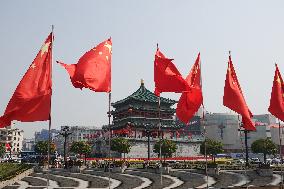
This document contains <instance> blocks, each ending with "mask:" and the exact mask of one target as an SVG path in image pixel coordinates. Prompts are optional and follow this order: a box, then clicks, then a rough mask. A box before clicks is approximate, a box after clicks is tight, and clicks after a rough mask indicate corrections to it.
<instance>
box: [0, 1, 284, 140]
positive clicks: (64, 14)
mask: <svg viewBox="0 0 284 189" xmlns="http://www.w3.org/2000/svg"><path fill="white" fill-rule="evenodd" d="M283 18H284V1H281V0H279V1H274V0H272V1H264V0H251V1H245V0H238V1H237V0H235V1H234V0H231V1H228V0H215V1H212V0H199V1H193V0H178V1H173V0H171V1H170V0H156V1H153V0H143V1H133V0H120V1H114V0H113V1H108V0H101V1H99V0H93V1H88V0H86V1H73V0H61V1H32V0H27V1H17V2H16V1H0V21H1V22H0V23H1V29H0V41H1V43H0V65H1V69H0V114H3V113H4V111H5V108H6V106H7V104H8V102H9V100H10V98H11V96H12V94H13V92H14V90H15V88H16V86H17V85H18V83H19V81H20V80H21V78H22V77H23V75H24V73H25V72H26V70H27V69H28V67H29V66H30V64H31V63H32V61H33V59H34V58H35V56H36V54H37V52H38V51H39V49H40V47H41V45H42V43H43V42H44V40H45V38H46V37H47V36H48V34H49V33H50V32H51V25H54V27H55V28H54V35H55V41H54V53H53V60H54V66H53V95H52V128H60V126H62V125H82V126H94V127H101V126H102V125H105V124H107V123H108V118H107V114H106V112H107V110H108V95H107V94H106V93H95V92H93V91H90V90H88V89H83V90H82V91H81V90H79V89H75V88H74V87H73V86H72V84H71V82H70V79H69V76H68V75H67V72H66V71H65V70H64V69H63V68H62V67H60V66H59V65H57V64H56V63H55V61H56V60H61V61H63V62H65V63H70V64H71V63H77V61H78V59H79V58H80V57H81V56H82V55H83V54H84V53H85V52H86V51H88V50H89V49H91V48H93V47H94V46H96V45H97V44H98V43H100V42H102V41H104V40H106V39H107V38H109V37H112V43H113V49H112V52H113V54H112V99H111V101H112V102H116V101H118V100H121V99H123V98H125V97H127V96H128V95H130V94H132V93H133V92H134V91H136V90H137V89H138V88H139V86H140V80H141V79H144V82H145V86H146V88H148V89H149V90H151V91H154V79H153V78H154V75H153V61H154V54H155V50H156V44H157V43H159V47H160V50H161V51H162V52H163V53H164V54H165V55H166V56H167V57H169V58H173V59H174V63H175V65H176V66H177V68H178V69H179V70H180V72H181V74H182V75H183V76H184V77H185V76H186V75H187V74H188V72H189V70H190V69H191V66H192V65H193V63H194V61H195V59H196V57H197V54H198V52H200V53H201V61H202V79H203V80H202V83H203V96H204V105H205V109H206V110H207V111H209V112H230V110H229V109H228V108H226V107H224V106H223V103H222V98H223V90H224V82H225V75H226V69H227V61H228V51H231V54H232V60H233V63H234V66H235V69H236V73H237V75H238V79H239V82H240V84H241V87H242V90H243V93H244V96H245V99H246V101H247V104H248V106H249V107H250V109H251V111H252V112H253V114H264V113H268V112H267V108H268V106H269V99H270V93H271V87H272V82H273V76H274V70H275V66H274V64H275V62H276V63H278V66H279V69H280V71H281V73H283V70H284V53H283V52H284V51H283V49H284V35H283V34H284V25H283ZM161 96H163V97H167V98H172V99H175V100H178V99H179V96H180V94H172V93H162V95H161ZM13 127H16V128H20V129H22V130H24V132H25V134H24V135H25V137H26V138H31V137H33V135H34V132H35V131H40V130H41V129H44V128H45V129H48V122H47V121H46V122H34V123H21V122H15V124H14V126H13Z"/></svg>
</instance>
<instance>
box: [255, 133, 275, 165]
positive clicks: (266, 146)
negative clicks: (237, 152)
mask: <svg viewBox="0 0 284 189" xmlns="http://www.w3.org/2000/svg"><path fill="white" fill-rule="evenodd" d="M251 150H252V152H253V153H263V156H264V162H265V163H266V155H274V154H276V153H277V145H276V144H275V143H274V142H272V140H271V139H269V138H266V139H258V140H256V141H254V142H253V143H252V144H251Z"/></svg>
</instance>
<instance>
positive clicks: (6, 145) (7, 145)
mask: <svg viewBox="0 0 284 189" xmlns="http://www.w3.org/2000/svg"><path fill="white" fill-rule="evenodd" d="M5 147H6V151H10V150H11V146H10V144H9V143H6V144H5Z"/></svg>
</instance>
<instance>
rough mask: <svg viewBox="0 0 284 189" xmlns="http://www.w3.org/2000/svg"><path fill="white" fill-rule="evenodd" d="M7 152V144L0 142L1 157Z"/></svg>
mask: <svg viewBox="0 0 284 189" xmlns="http://www.w3.org/2000/svg"><path fill="white" fill-rule="evenodd" d="M5 153H6V147H5V144H0V157H3V156H4V154H5Z"/></svg>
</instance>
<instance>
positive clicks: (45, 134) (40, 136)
mask: <svg viewBox="0 0 284 189" xmlns="http://www.w3.org/2000/svg"><path fill="white" fill-rule="evenodd" d="M58 133H59V130H56V129H51V130H50V134H51V140H54V138H55V137H57V135H58ZM48 138H49V131H48V129H42V130H41V131H39V132H35V143H37V142H38V141H46V140H48Z"/></svg>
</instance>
